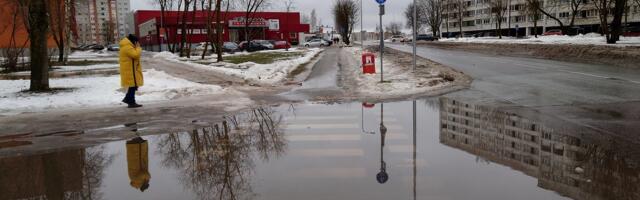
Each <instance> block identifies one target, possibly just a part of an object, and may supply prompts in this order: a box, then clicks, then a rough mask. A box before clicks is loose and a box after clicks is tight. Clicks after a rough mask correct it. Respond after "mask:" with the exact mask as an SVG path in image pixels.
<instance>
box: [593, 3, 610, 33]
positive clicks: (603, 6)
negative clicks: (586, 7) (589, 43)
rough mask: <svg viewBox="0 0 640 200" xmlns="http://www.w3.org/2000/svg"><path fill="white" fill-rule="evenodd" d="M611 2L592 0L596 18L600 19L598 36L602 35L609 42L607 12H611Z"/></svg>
mask: <svg viewBox="0 0 640 200" xmlns="http://www.w3.org/2000/svg"><path fill="white" fill-rule="evenodd" d="M611 1H612V0H593V5H594V7H596V9H597V10H598V18H599V19H600V31H601V32H600V34H602V35H604V36H605V38H606V39H607V41H609V36H610V35H609V23H608V22H609V19H608V17H609V11H611Z"/></svg>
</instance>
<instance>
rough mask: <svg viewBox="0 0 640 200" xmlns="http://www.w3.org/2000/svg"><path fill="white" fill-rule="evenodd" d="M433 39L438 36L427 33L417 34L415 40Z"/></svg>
mask: <svg viewBox="0 0 640 200" xmlns="http://www.w3.org/2000/svg"><path fill="white" fill-rule="evenodd" d="M420 40H422V41H434V40H438V38H435V37H433V35H427V34H418V35H417V36H416V41H420Z"/></svg>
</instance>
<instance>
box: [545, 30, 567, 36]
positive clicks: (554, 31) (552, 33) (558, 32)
mask: <svg viewBox="0 0 640 200" xmlns="http://www.w3.org/2000/svg"><path fill="white" fill-rule="evenodd" d="M542 35H563V34H562V30H560V29H551V30H548V31H547V32H544V33H543V34H542Z"/></svg>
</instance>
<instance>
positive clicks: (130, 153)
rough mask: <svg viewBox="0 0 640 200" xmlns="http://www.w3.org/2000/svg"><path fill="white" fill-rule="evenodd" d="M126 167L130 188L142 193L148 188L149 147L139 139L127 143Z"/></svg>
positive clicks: (144, 141) (149, 178)
mask: <svg viewBox="0 0 640 200" xmlns="http://www.w3.org/2000/svg"><path fill="white" fill-rule="evenodd" d="M127 166H128V168H129V179H130V180H131V187H134V188H136V189H139V190H140V191H142V192H144V191H145V190H146V189H147V188H149V180H151V174H149V146H148V143H147V141H146V140H144V139H142V138H141V137H136V138H133V139H132V140H129V141H127Z"/></svg>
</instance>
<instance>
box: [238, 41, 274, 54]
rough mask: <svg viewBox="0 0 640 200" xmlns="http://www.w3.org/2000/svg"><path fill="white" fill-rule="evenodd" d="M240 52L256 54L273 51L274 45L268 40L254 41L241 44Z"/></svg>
mask: <svg viewBox="0 0 640 200" xmlns="http://www.w3.org/2000/svg"><path fill="white" fill-rule="evenodd" d="M238 46H239V49H240V50H243V51H248V52H254V51H262V50H269V49H273V45H272V44H270V43H269V41H266V40H253V41H251V42H247V41H244V42H240V44H239V45H238Z"/></svg>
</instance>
